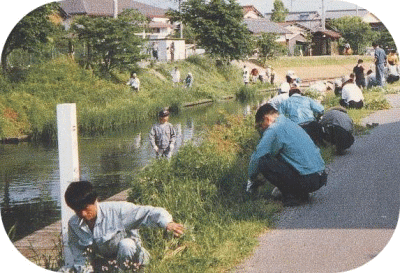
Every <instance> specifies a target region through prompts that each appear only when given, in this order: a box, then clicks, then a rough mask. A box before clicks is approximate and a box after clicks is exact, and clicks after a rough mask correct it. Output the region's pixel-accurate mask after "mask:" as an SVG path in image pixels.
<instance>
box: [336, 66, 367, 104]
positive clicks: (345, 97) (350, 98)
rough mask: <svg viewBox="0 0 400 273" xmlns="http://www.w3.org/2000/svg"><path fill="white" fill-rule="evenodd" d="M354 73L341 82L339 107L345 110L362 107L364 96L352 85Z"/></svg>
mask: <svg viewBox="0 0 400 273" xmlns="http://www.w3.org/2000/svg"><path fill="white" fill-rule="evenodd" d="M354 78H355V75H354V73H351V74H350V77H349V76H346V77H345V79H344V81H343V88H342V99H341V100H340V101H339V103H340V105H341V106H343V107H346V108H356V109H361V108H363V106H364V95H363V93H362V91H361V89H360V88H359V87H358V86H357V85H356V84H355V83H354Z"/></svg>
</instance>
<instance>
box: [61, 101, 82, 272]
mask: <svg viewBox="0 0 400 273" xmlns="http://www.w3.org/2000/svg"><path fill="white" fill-rule="evenodd" d="M57 129H58V132H57V133H58V159H59V165H60V194H61V223H62V226H61V231H62V242H63V246H64V259H65V265H66V266H68V267H71V266H72V265H73V258H72V254H71V251H70V249H69V245H68V220H69V219H70V218H71V216H73V215H74V212H73V210H72V209H70V208H69V207H68V206H67V204H66V203H65V200H64V193H65V190H66V189H67V187H68V185H69V183H71V182H73V181H78V180H79V176H80V175H79V157H78V134H77V132H78V128H77V121H76V104H75V103H66V104H59V105H57Z"/></svg>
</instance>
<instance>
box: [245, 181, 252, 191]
mask: <svg viewBox="0 0 400 273" xmlns="http://www.w3.org/2000/svg"><path fill="white" fill-rule="evenodd" d="M251 186H253V182H251V180H250V179H249V180H247V185H246V192H249V193H251Z"/></svg>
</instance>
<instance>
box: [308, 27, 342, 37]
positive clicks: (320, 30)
mask: <svg viewBox="0 0 400 273" xmlns="http://www.w3.org/2000/svg"><path fill="white" fill-rule="evenodd" d="M318 32H319V33H322V34H325V35H327V36H329V37H332V38H340V37H342V35H340V33H339V32H336V31H333V30H328V29H326V30H322V29H319V30H316V31H314V33H318Z"/></svg>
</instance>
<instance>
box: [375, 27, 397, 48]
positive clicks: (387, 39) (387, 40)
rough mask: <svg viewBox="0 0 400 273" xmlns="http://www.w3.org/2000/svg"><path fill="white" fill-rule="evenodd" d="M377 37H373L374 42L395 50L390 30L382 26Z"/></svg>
mask: <svg viewBox="0 0 400 273" xmlns="http://www.w3.org/2000/svg"><path fill="white" fill-rule="evenodd" d="M378 33H379V35H378V37H377V38H376V39H375V42H376V43H377V44H378V45H380V46H381V47H382V48H385V49H393V50H397V47H396V43H395V42H394V39H393V37H392V35H391V34H390V32H389V31H388V30H387V29H386V28H384V29H383V30H380V31H379V32H378Z"/></svg>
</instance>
